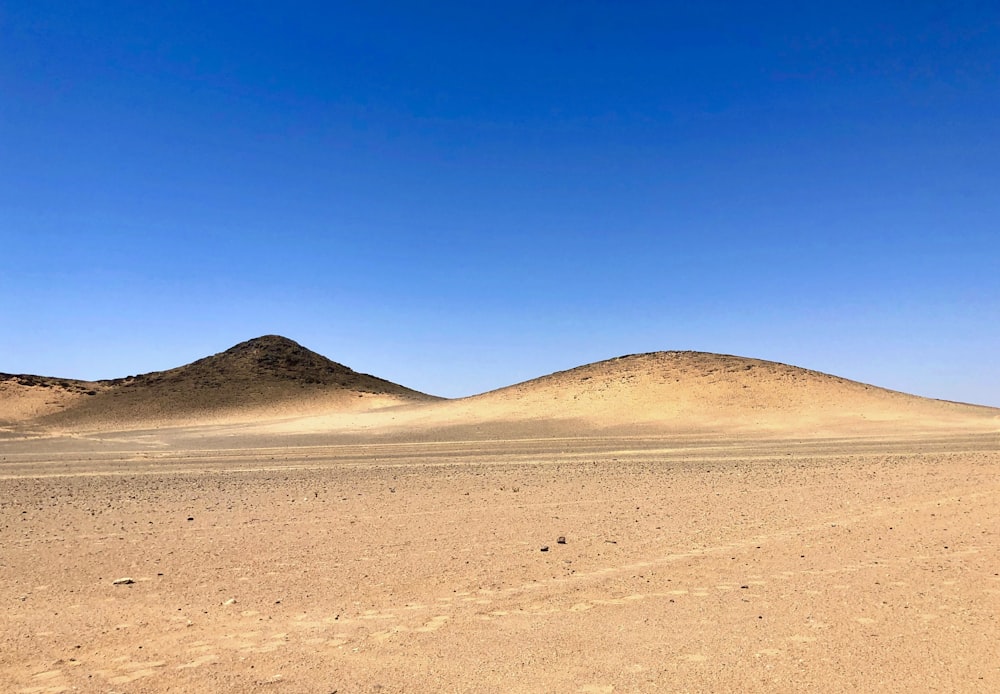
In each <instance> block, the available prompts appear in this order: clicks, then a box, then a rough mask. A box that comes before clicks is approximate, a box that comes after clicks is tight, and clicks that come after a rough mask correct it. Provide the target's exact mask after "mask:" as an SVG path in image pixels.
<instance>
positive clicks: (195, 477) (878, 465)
mask: <svg viewBox="0 0 1000 694" xmlns="http://www.w3.org/2000/svg"><path fill="white" fill-rule="evenodd" d="M271 435H272V434H268V435H267V436H265V435H263V434H261V435H255V434H253V433H252V432H243V433H242V434H241V435H240V436H235V434H234V433H233V431H226V430H223V429H218V430H214V429H202V430H199V431H184V432H181V431H180V430H177V431H159V432H133V433H129V434H122V435H119V436H112V435H106V436H93V437H90V438H82V437H71V438H60V437H49V438H36V439H17V438H8V439H7V440H0V540H2V542H0V603H2V604H3V610H2V611H0V691H4V692H23V693H28V692H62V691H84V692H161V691H177V692H220V691H233V692H237V691H238V692H243V691H266V692H272V691H273V692H340V693H343V692H403V691H406V692H426V691H442V692H505V691H519V692H663V691H677V692H688V691H689V692H704V691H712V692H723V691H730V692H736V691H762V692H763V691H767V692H775V691H777V692H781V691H827V692H836V691H921V692H923V691H981V692H994V691H1000V658H998V646H997V643H998V642H1000V523H998V521H997V518H998V517H1000V476H998V474H997V473H998V470H1000V439H998V436H997V434H996V433H995V432H994V433H978V434H977V433H964V434H957V433H956V434H948V433H942V432H941V431H940V430H938V431H936V433H933V435H920V434H919V433H913V432H907V433H906V435H905V436H903V437H897V438H893V437H889V436H881V437H872V436H867V437H844V438H815V437H813V438H809V439H804V438H803V439H799V438H796V437H794V436H790V435H783V436H782V437H779V438H767V437H764V436H763V435H756V436H755V437H752V438H746V439H740V438H738V437H733V436H729V437H713V436H707V435H703V434H700V435H687V436H684V435H679V434H676V433H675V434H672V435H670V436H666V435H657V436H649V437H624V436H618V437H603V438H600V437H599V438H555V439H547V440H541V439H537V440H532V439H522V440H498V441H478V442H461V441H453V442H449V443H440V442H439V443H434V442H425V443H419V442H417V443H382V444H377V445H375V444H360V443H358V444H354V445H348V444H344V443H342V442H341V443H338V442H337V441H335V440H333V439H329V438H327V439H324V438H323V437H322V436H319V435H313V436H312V437H304V438H299V439H291V438H287V437H286V438H284V439H280V440H272V439H271V438H268V436H271ZM560 537H563V538H565V543H561V542H560V541H559V538H560ZM543 547H547V548H548V549H547V551H542V548H543ZM122 578H129V579H131V580H132V583H130V584H119V585H116V584H115V581H116V579H122Z"/></svg>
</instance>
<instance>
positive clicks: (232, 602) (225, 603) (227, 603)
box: [222, 598, 236, 605]
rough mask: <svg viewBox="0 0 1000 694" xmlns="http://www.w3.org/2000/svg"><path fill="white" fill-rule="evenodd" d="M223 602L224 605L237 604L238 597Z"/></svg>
mask: <svg viewBox="0 0 1000 694" xmlns="http://www.w3.org/2000/svg"><path fill="white" fill-rule="evenodd" d="M222 604H223V605H235V604H236V598H229V599H228V600H226V601H225V602H224V603H222Z"/></svg>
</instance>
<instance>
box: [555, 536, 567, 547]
mask: <svg viewBox="0 0 1000 694" xmlns="http://www.w3.org/2000/svg"><path fill="white" fill-rule="evenodd" d="M556 544H559V545H564V544H566V537H565V536H564V535H560V536H559V537H557V538H556Z"/></svg>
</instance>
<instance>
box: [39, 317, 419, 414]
mask: <svg viewBox="0 0 1000 694" xmlns="http://www.w3.org/2000/svg"><path fill="white" fill-rule="evenodd" d="M91 385H93V387H92V388H91V390H90V392H92V393H93V394H92V395H88V396H86V397H83V398H75V399H73V400H72V401H71V402H69V403H68V404H67V405H66V407H65V408H64V409H63V410H62V411H60V412H55V413H51V414H48V415H47V416H43V417H41V418H40V419H39V420H38V421H39V423H42V424H47V425H69V426H72V425H81V424H82V425H108V426H120V425H125V424H128V423H130V422H159V421H173V420H194V419H198V418H203V417H206V416H212V415H215V416H227V417H232V416H238V417H239V416H242V417H244V418H250V419H252V418H255V417H266V416H267V415H286V416H287V415H295V414H301V413H304V412H311V411H314V410H316V409H319V410H329V409H333V410H360V409H367V408H370V407H378V406H387V405H393V404H400V403H408V402H424V401H428V400H433V399H434V398H433V397H432V396H429V395H426V394H424V393H419V392H417V391H414V390H411V389H409V388H405V387H403V386H400V385H398V384H396V383H392V382H390V381H386V380H384V379H381V378H376V377H375V376H370V375H368V374H361V373H357V372H355V371H353V370H351V369H350V368H348V367H346V366H344V365H343V364H338V363H337V362H334V361H331V360H330V359H327V358H326V357H324V356H322V355H319V354H317V353H315V352H313V351H311V350H308V349H306V348H305V347H302V346H301V345H299V344H298V343H296V342H293V341H292V340H289V339H288V338H284V337H280V336H277V335H265V336H263V337H258V338H255V339H252V340H248V341H246V342H242V343H240V344H238V345H236V346H234V347H232V348H230V349H228V350H226V351H225V352H221V353H219V354H215V355H212V356H210V357H205V358H204V359H199V360H198V361H195V362H192V363H191V364H187V365H185V366H180V367H177V368H174V369H170V370H168V371H157V372H153V373H148V374H143V375H140V376H130V377H128V378H122V379H114V380H110V381H99V382H97V383H96V384H91Z"/></svg>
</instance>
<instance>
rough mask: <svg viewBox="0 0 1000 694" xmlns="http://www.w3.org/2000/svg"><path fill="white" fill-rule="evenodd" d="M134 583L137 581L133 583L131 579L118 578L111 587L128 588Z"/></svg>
mask: <svg viewBox="0 0 1000 694" xmlns="http://www.w3.org/2000/svg"><path fill="white" fill-rule="evenodd" d="M133 583H135V581H133V580H132V579H131V578H116V579H115V580H114V581H112V582H111V585H115V586H127V585H131V584H133Z"/></svg>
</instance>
